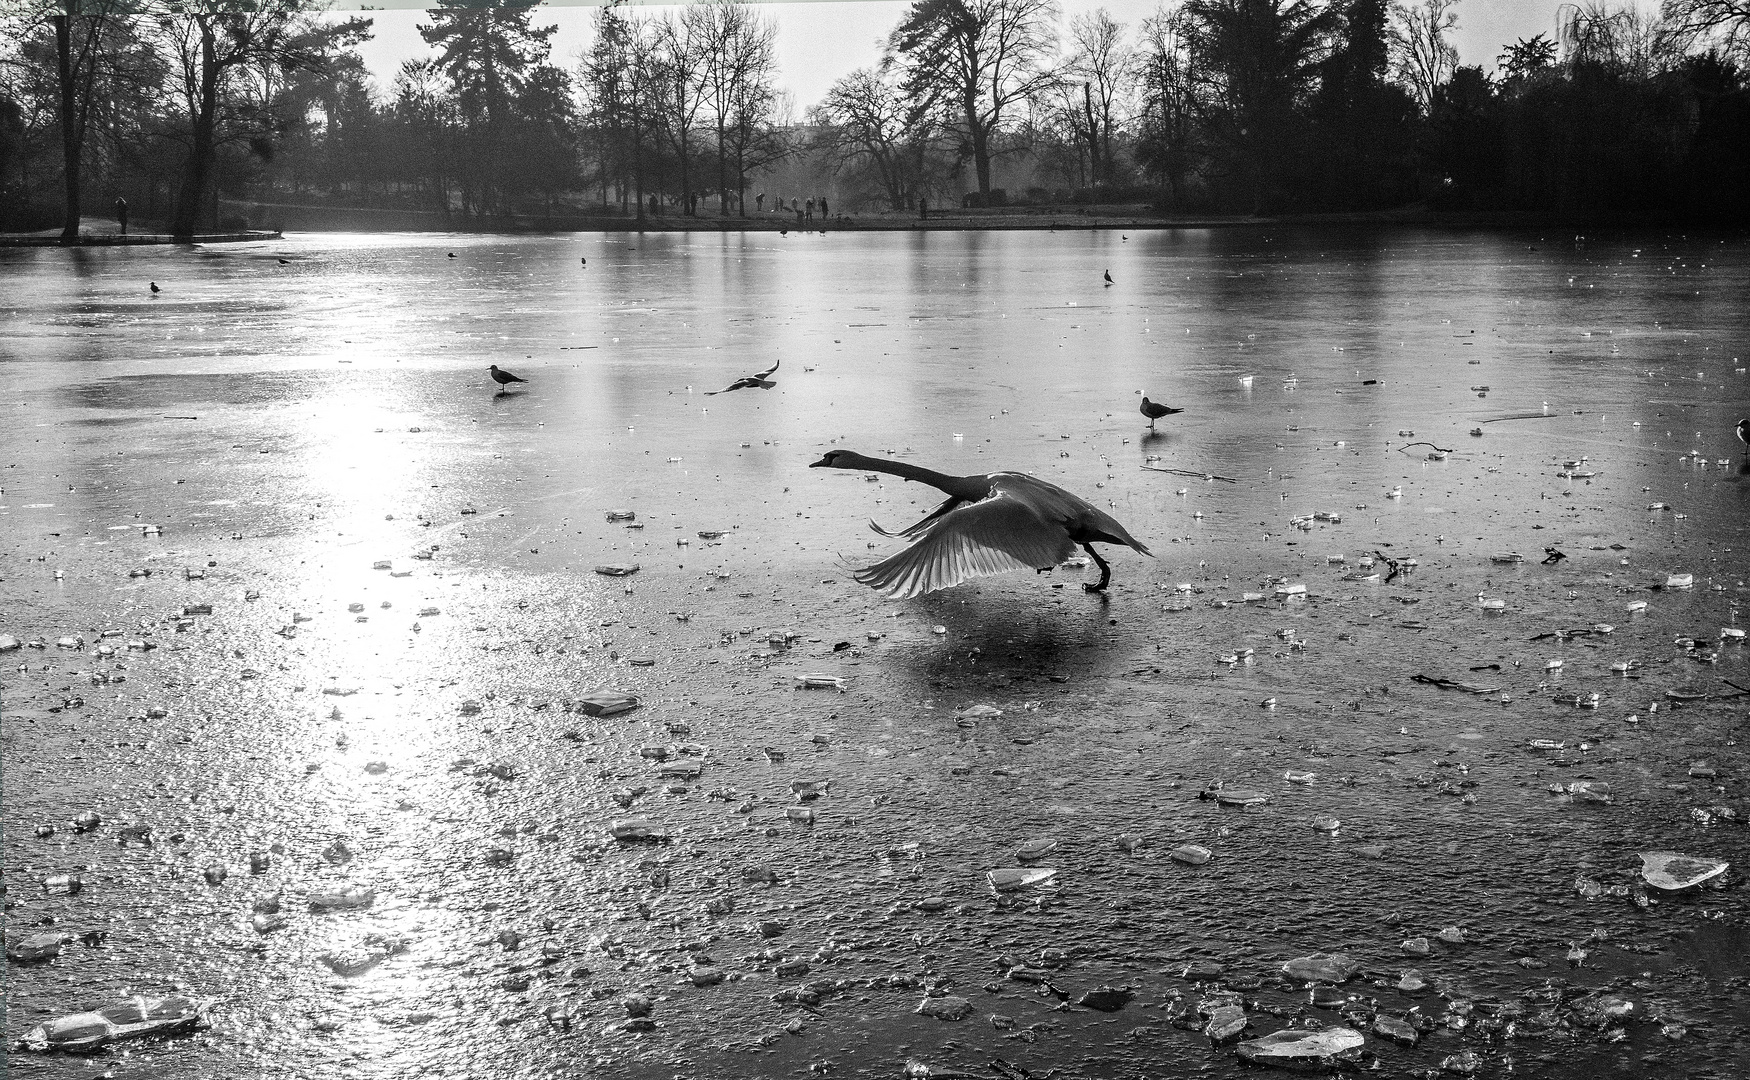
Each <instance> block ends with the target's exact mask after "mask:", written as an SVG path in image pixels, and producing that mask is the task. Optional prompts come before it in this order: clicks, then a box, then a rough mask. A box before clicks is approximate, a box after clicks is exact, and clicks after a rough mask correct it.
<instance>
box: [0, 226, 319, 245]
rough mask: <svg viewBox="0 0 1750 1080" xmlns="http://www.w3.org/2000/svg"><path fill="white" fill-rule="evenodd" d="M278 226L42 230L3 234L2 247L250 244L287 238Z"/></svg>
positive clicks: (0, 237) (0, 241)
mask: <svg viewBox="0 0 1750 1080" xmlns="http://www.w3.org/2000/svg"><path fill="white" fill-rule="evenodd" d="M283 239H284V236H282V235H281V233H280V231H279V230H278V229H251V230H248V231H246V232H228V233H197V234H195V235H194V236H192V237H186V238H182V239H178V238H177V237H175V236H172V235H171V234H169V233H132V234H130V235H128V236H123V235H121V234H120V233H106V232H87V231H85V230H84V229H81V230H80V231H79V236H78V237H77V238H76V239H72V240H68V239H66V238H64V237H62V236H61V234H60V233H59V232H58V231H57V232H55V233H54V235H52V236H44V235H43V234H41V233H0V247H147V246H152V245H163V244H182V245H184V246H185V247H189V246H193V245H195V244H248V243H254V242H256V241H260V240H283Z"/></svg>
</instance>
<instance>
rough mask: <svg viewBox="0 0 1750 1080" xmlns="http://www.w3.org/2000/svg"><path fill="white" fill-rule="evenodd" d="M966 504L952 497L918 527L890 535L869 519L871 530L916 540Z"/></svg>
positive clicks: (925, 516)
mask: <svg viewBox="0 0 1750 1080" xmlns="http://www.w3.org/2000/svg"><path fill="white" fill-rule="evenodd" d="M965 502H966V500H965V499H962V498H959V497H958V496H956V497H952V498H950V499H949V500H948V501H947V502H945V503H943V504H942V505H941V506H938V507H936V508H935V509H934V510H931V511H930V512H929V513H928V514H925V515H924V519H923V520H922V521H920V522H918V523H917V524H916V525H913V526H911V527H910V528H907V529H901V530H899V531H898V532H896V533H890V532H888V531H887V530H886V529H883V528H882V527H881V526H879V525H877V524H875V519H874V518H870V519H869V527H870V528H871V529H874V530H875V531H876V532H878V533H880V534H881V535H882V536H891V537H895V538H901V537H903V538H904V539H906V540H916V539H917V538H918V537H919V536H921V535H922V534H924V533H926V532H928V531H929V530H930V526H932V525H934V524H935V523H936V522H937V521H939V520H941V518H942V516H943V515H945V514H947V513H948V512H949V511H950V510H953V509H954V508H955V507H957V506H962V505H964V504H965Z"/></svg>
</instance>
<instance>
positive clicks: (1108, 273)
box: [1105, 270, 1112, 285]
mask: <svg viewBox="0 0 1750 1080" xmlns="http://www.w3.org/2000/svg"><path fill="white" fill-rule="evenodd" d="M1105 276H1106V284H1108V285H1110V284H1112V271H1110V270H1108V271H1106V275H1105Z"/></svg>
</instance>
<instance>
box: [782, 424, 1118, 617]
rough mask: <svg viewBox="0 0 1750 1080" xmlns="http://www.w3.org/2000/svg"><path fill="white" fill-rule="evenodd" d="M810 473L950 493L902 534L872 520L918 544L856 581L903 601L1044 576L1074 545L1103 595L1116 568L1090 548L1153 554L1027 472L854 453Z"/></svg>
mask: <svg viewBox="0 0 1750 1080" xmlns="http://www.w3.org/2000/svg"><path fill="white" fill-rule="evenodd" d="M809 468H811V469H857V470H861V471H864V472H880V473H887V474H889V475H892V476H898V477H901V478H903V479H906V480H916V481H917V482H918V483H920V484H928V485H930V486H931V487H933V488H936V489H938V490H940V491H943V492H946V493H947V495H948V501H947V502H945V503H943V504H942V505H940V506H938V507H936V508H935V509H934V510H932V511H930V513H929V514H928V515H927V516H925V518H924V519H923V520H922V521H920V522H918V523H917V524H916V525H913V526H912V527H911V528H909V529H905V530H903V531H901V532H899V533H890V532H888V531H887V530H886V529H883V528H882V527H881V526H879V525H877V524H875V523H874V522H873V521H871V522H870V523H869V526H870V527H871V528H873V529H874V530H875V531H876V532H878V533H880V534H881V535H882V536H899V537H903V538H905V539H907V540H913V541H915V543H913V544H912V545H911V546H910V547H908V548H906V549H905V550H904V551H902V552H900V553H899V554H897V555H894V556H892V557H891V558H887V559H883V560H882V561H880V562H878V563H875V564H874V565H872V566H866V567H863V568H862V569H861V570H857V571H856V572H855V574H854V576H855V577H856V579H857V580H858V581H860V582H862V583H863V584H865V585H867V586H869V587H870V588H872V589H876V590H878V591H880V592H881V593H883V594H884V595H886V596H891V597H895V598H899V599H904V598H906V597H910V596H917V595H918V594H920V593H927V592H934V591H936V590H937V589H946V588H949V587H950V586H954V585H958V584H960V583H961V582H963V581H968V580H970V579H972V578H976V577H989V576H990V575H992V574H1001V573H1004V572H1005V571H1009V570H1037V571H1039V572H1040V573H1044V572H1045V571H1046V570H1049V569H1051V568H1052V567H1054V566H1056V565H1057V564H1059V563H1061V562H1063V561H1064V560H1065V559H1067V558H1069V556H1070V555H1071V554H1072V553H1074V551H1075V549H1076V546H1077V545H1080V546H1081V549H1082V550H1083V551H1085V552H1087V553H1088V556H1089V557H1090V558H1092V559H1093V560H1094V563H1095V565H1097V566H1099V568H1100V581H1099V583H1098V584H1096V585H1089V584H1087V583H1086V582H1083V583H1082V588H1083V589H1085V590H1086V591H1088V592H1101V591H1103V590H1104V589H1105V588H1106V583H1107V582H1108V581H1110V580H1111V578H1112V568H1111V567H1110V566H1108V565H1107V564H1106V560H1105V559H1102V558H1100V555H1099V552H1097V551H1095V550H1094V549H1093V548H1092V547H1091V546H1090V545H1091V544H1093V543H1096V542H1097V543H1102V544H1125V545H1128V546H1130V547H1132V548H1135V549H1136V550H1137V551H1139V552H1141V553H1142V554H1144V555H1151V554H1152V553H1151V552H1150V551H1149V550H1148V548H1146V547H1144V546H1143V545H1142V544H1141V543H1139V542H1138V541H1137V540H1136V538H1135V537H1133V536H1131V535H1130V534H1129V533H1128V532H1126V531H1124V526H1122V525H1120V524H1118V522H1117V521H1115V520H1113V518H1112V516H1111V515H1110V514H1108V513H1106V512H1105V511H1103V510H1100V509H1097V508H1095V507H1094V506H1092V505H1091V504H1089V503H1088V502H1087V501H1086V500H1084V499H1082V498H1080V497H1078V496H1076V495H1072V494H1070V493H1069V492H1067V491H1065V490H1064V489H1062V488H1060V487H1058V486H1057V485H1056V484H1049V483H1046V482H1045V481H1044V480H1041V479H1039V478H1038V477H1036V476H1028V475H1027V474H1026V473H1018V472H994V473H986V474H984V475H982V476H949V475H947V474H945V473H939V472H935V471H933V470H930V469H925V468H922V467H920V466H917V465H911V464H908V463H906V462H903V461H888V460H886V459H884V458H872V457H868V456H866V455H864V454H859V453H856V452H855V451H852V450H829V451H827V453H826V456H825V457H822V458H821V459H820V460H819V461H816V462H814V463H813V464H812V465H810V466H809Z"/></svg>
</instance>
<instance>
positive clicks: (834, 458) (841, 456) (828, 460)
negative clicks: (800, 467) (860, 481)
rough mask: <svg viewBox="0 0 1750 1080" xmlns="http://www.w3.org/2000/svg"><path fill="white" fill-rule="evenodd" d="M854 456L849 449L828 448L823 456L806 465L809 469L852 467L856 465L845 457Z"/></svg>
mask: <svg viewBox="0 0 1750 1080" xmlns="http://www.w3.org/2000/svg"><path fill="white" fill-rule="evenodd" d="M855 456H856V455H855V454H853V453H851V452H850V451H849V450H828V451H827V452H826V455H825V456H824V457H822V458H821V459H820V460H819V461H816V462H815V463H814V464H812V465H810V466H808V467H809V468H810V469H854V468H856V466H855V465H853V464H851V463H850V462H849V461H847V460H845V459H846V458H852V457H855Z"/></svg>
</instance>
